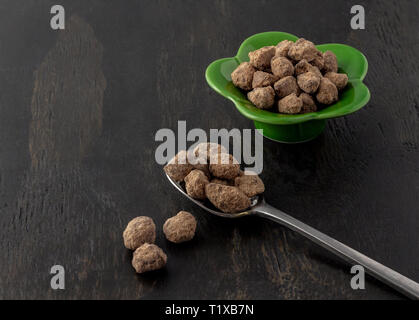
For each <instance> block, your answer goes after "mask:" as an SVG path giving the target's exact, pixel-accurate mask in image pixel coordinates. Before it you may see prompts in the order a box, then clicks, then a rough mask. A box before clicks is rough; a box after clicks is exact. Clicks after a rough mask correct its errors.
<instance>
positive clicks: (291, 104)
mask: <svg viewBox="0 0 419 320" xmlns="http://www.w3.org/2000/svg"><path fill="white" fill-rule="evenodd" d="M302 107H303V100H302V99H301V98H300V97H297V95H296V94H295V93H293V94H290V95H289V96H286V97H285V98H282V99H281V100H279V101H278V111H279V112H280V113H287V114H297V113H300V112H301V109H302Z"/></svg>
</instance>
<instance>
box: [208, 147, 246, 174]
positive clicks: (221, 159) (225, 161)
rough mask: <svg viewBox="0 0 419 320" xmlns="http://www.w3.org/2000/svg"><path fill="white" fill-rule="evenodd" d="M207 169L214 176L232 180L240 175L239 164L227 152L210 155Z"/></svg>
mask: <svg viewBox="0 0 419 320" xmlns="http://www.w3.org/2000/svg"><path fill="white" fill-rule="evenodd" d="M209 169H210V172H211V174H212V175H213V176H214V177H215V178H219V179H224V180H232V179H234V178H235V177H237V176H238V175H240V164H239V163H238V161H237V160H236V159H234V157H233V156H232V155H231V154H228V153H221V154H218V155H216V156H213V157H211V159H210V165H209Z"/></svg>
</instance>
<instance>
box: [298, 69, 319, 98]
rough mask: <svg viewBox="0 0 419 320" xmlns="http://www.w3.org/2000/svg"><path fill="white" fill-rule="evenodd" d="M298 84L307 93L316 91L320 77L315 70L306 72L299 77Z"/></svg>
mask: <svg viewBox="0 0 419 320" xmlns="http://www.w3.org/2000/svg"><path fill="white" fill-rule="evenodd" d="M297 83H298V86H299V87H300V88H301V90H303V91H304V92H306V93H315V92H316V91H317V89H318V88H319V85H320V77H319V76H318V75H316V74H315V73H313V72H306V73H303V74H300V75H299V76H298V77H297Z"/></svg>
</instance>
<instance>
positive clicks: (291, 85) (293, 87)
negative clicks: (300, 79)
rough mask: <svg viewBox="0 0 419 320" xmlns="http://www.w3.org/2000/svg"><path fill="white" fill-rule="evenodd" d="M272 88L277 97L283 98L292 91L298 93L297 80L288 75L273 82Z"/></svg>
mask: <svg viewBox="0 0 419 320" xmlns="http://www.w3.org/2000/svg"><path fill="white" fill-rule="evenodd" d="M274 89H275V92H276V94H277V95H278V97H279V98H284V97H286V96H288V95H290V94H292V93H295V94H299V93H300V88H299V87H298V85H297V80H296V79H295V78H294V77H293V76H288V77H285V78H282V79H281V80H278V81H277V82H275V84H274Z"/></svg>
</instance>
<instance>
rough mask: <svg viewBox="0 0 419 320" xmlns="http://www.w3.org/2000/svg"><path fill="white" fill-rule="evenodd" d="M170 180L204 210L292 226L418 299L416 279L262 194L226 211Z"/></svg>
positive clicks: (228, 216) (225, 215) (224, 215)
mask: <svg viewBox="0 0 419 320" xmlns="http://www.w3.org/2000/svg"><path fill="white" fill-rule="evenodd" d="M167 178H168V179H169V181H170V182H171V183H172V184H173V185H174V186H175V188H176V189H177V190H178V191H180V192H181V193H182V194H183V195H184V196H185V197H187V198H188V199H189V200H191V201H193V202H194V203H196V204H197V205H198V206H200V207H201V208H203V209H205V210H206V211H208V212H209V213H212V214H215V215H217V216H220V217H223V218H230V219H234V218H241V217H244V216H250V215H256V216H260V217H264V218H268V219H270V220H272V221H275V222H278V223H279V224H281V225H283V226H285V227H288V228H290V229H291V230H294V231H296V232H298V233H299V234H301V235H303V236H304V237H306V238H308V239H310V240H312V241H313V242H315V243H317V244H318V245H320V246H322V247H323V248H325V249H327V250H329V251H330V252H332V253H334V254H336V255H337V256H339V257H341V258H342V259H343V260H345V261H347V262H349V263H350V264H351V265H361V266H363V267H364V269H365V270H366V271H367V272H368V273H369V274H370V275H372V276H373V277H375V278H377V279H379V280H381V281H383V282H384V283H386V284H387V285H389V286H391V287H392V288H394V289H396V290H397V291H399V292H401V293H402V294H404V295H406V296H408V297H409V298H412V299H419V284H418V283H416V282H414V281H413V280H411V279H409V278H407V277H405V276H403V275H401V274H400V273H398V272H396V271H394V270H392V269H390V268H388V267H386V266H384V265H382V264H381V263H379V262H377V261H374V260H372V259H370V258H368V257H367V256H365V255H363V254H362V253H360V252H358V251H356V250H354V249H352V248H350V247H348V246H346V245H344V244H343V243H341V242H339V241H337V240H335V239H333V238H331V237H329V236H327V235H325V234H324V233H321V232H320V231H318V230H316V229H314V228H312V227H310V226H308V225H306V224H305V223H302V222H301V221H299V220H297V219H294V218H293V217H291V216H289V215H288V214H286V213H284V212H282V211H280V210H278V209H276V208H274V207H272V206H270V205H269V204H267V203H266V202H265V200H264V199H263V197H262V196H259V197H255V198H253V199H252V205H251V207H250V208H249V210H247V211H244V212H240V213H234V214H227V213H223V212H220V211H217V210H213V209H211V208H208V207H207V206H206V205H205V203H204V202H201V201H198V200H195V199H193V198H191V197H190V196H189V195H188V194H187V193H186V192H185V190H184V189H183V187H182V186H181V185H180V184H179V183H177V182H175V181H174V180H172V179H171V178H170V177H169V176H167Z"/></svg>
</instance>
